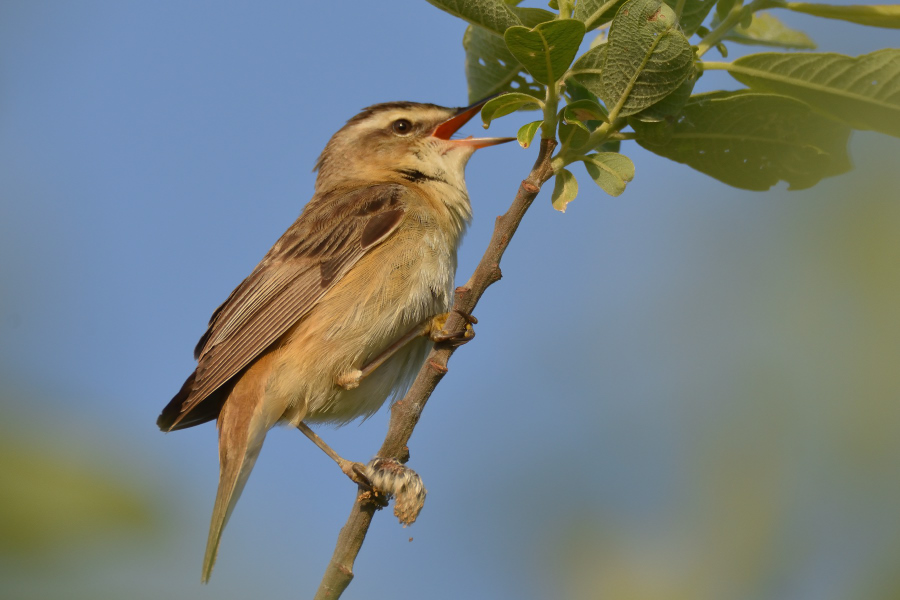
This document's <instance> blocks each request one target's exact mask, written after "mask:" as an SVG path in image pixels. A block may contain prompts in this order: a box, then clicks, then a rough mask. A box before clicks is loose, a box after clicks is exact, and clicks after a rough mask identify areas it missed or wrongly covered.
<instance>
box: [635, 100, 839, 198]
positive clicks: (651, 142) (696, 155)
mask: <svg viewBox="0 0 900 600" xmlns="http://www.w3.org/2000/svg"><path fill="white" fill-rule="evenodd" d="M632 127H633V128H634V130H635V132H636V134H637V138H636V139H637V142H638V144H640V145H641V146H643V147H644V148H646V149H647V150H650V151H651V152H654V153H656V154H659V155H660V156H664V157H666V158H669V159H671V160H674V161H676V162H680V163H684V164H686V165H689V166H691V167H693V168H694V169H697V170H698V171H700V172H702V173H706V174H707V175H710V176H712V177H715V178H716V179H718V180H719V181H723V182H725V183H727V184H728V185H731V186H734V187H737V188H742V189H747V190H760V191H762V190H767V189H769V188H770V187H772V186H773V185H775V184H776V183H778V181H780V180H784V181H787V182H788V183H789V184H790V189H795V190H799V189H804V188H808V187H811V186H813V185H815V184H816V183H817V182H818V181H819V180H821V179H822V178H824V177H831V176H833V175H839V174H840V173H844V172H846V171H848V170H850V167H851V165H850V159H849V157H848V156H847V141H848V139H849V136H850V129H849V128H848V127H847V126H845V125H843V124H841V123H838V122H837V121H833V120H831V119H829V118H828V117H825V116H823V115H820V114H819V113H816V112H814V111H813V110H812V109H811V108H810V107H809V106H808V105H806V104H804V103H803V102H800V101H799V100H795V99H793V98H788V97H786V96H777V95H774V94H761V93H757V92H752V91H746V90H743V91H738V92H711V93H707V94H698V95H696V96H693V97H692V98H691V99H690V101H689V102H688V103H687V104H686V105H685V107H684V111H683V113H682V115H681V117H680V118H679V119H678V120H677V121H676V122H675V123H674V124H671V125H670V124H666V123H641V122H639V121H634V122H632ZM669 127H670V128H671V131H670V135H665V136H659V135H656V133H658V130H659V129H661V128H669Z"/></svg>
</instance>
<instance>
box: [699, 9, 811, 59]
mask: <svg viewBox="0 0 900 600" xmlns="http://www.w3.org/2000/svg"><path fill="white" fill-rule="evenodd" d="M752 16H753V21H752V22H751V23H750V27H735V28H734V29H732V30H731V31H729V32H728V34H727V35H726V36H725V39H726V40H728V41H731V42H737V43H739V44H746V45H748V46H776V47H778V48H791V49H794V50H813V49H815V47H816V43H815V42H814V41H812V39H811V38H810V37H809V36H808V35H806V34H805V33H803V32H802V31H798V30H796V29H791V28H790V27H788V26H787V25H785V24H784V23H782V22H781V21H780V20H779V19H778V18H776V17H774V16H772V15H770V14H768V13H756V14H755V15H752ZM716 24H717V23H715V22H713V25H716Z"/></svg>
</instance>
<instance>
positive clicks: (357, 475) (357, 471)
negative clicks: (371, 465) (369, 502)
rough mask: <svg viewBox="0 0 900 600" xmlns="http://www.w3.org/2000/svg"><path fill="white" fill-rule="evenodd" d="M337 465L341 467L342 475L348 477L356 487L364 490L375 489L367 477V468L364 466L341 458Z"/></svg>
mask: <svg viewBox="0 0 900 600" xmlns="http://www.w3.org/2000/svg"><path fill="white" fill-rule="evenodd" d="M338 465H339V466H340V467H341V471H343V472H344V475H346V476H347V477H349V478H350V480H351V481H352V482H353V483H355V484H356V485H358V486H360V487H362V488H365V489H366V490H372V489H374V488H375V486H374V485H372V480H371V479H370V478H369V476H368V475H367V471H368V467H367V466H366V465H364V464H362V463H358V462H353V461H352V460H346V459H343V458H342V459H340V460H339V461H338Z"/></svg>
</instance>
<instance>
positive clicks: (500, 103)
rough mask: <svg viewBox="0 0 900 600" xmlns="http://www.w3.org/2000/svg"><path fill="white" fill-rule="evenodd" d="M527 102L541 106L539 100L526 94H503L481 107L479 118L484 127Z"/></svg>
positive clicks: (525, 104) (527, 103)
mask: <svg viewBox="0 0 900 600" xmlns="http://www.w3.org/2000/svg"><path fill="white" fill-rule="evenodd" d="M529 104H533V105H536V106H541V101H540V100H538V99H537V98H535V97H533V96H529V95H528V94H503V95H502V96H497V97H496V98H491V99H490V100H488V101H487V103H486V104H485V105H484V106H483V107H482V108H481V120H482V121H483V122H484V127H485V129H487V127H488V125H490V124H491V121H493V120H494V119H498V118H500V117H502V116H504V115H508V114H511V113H514V112H516V111H517V110H519V109H520V108H522V107H523V106H527V105H529Z"/></svg>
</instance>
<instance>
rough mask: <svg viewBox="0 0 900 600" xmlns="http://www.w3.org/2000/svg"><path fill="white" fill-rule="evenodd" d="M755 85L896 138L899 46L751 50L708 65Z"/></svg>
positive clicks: (899, 120) (899, 101) (899, 129)
mask: <svg viewBox="0 0 900 600" xmlns="http://www.w3.org/2000/svg"><path fill="white" fill-rule="evenodd" d="M711 64H713V65H715V68H724V69H727V70H728V72H729V73H730V74H731V76H732V77H734V78H735V79H737V80H738V81H740V82H741V83H743V84H745V85H747V86H749V87H751V88H753V89H756V90H764V91H770V92H775V93H777V94H784V95H786V96H792V97H794V98H799V99H801V100H803V101H804V102H806V103H808V104H809V105H811V106H813V107H814V108H815V109H816V110H820V111H822V112H824V113H825V114H827V115H829V116H831V117H833V118H835V119H837V120H839V121H843V122H844V123H847V124H848V125H850V126H851V127H853V128H855V129H871V130H873V131H880V132H881V133H887V134H889V135H893V136H895V137H900V50H897V49H890V48H889V49H886V50H878V51H876V52H872V53H871V54H864V55H863V56H859V57H856V58H853V57H851V56H844V55H842V54H832V53H822V54H781V53H776V52H768V53H763V54H751V55H749V56H744V57H743V58H739V59H737V60H736V61H734V62H733V63H711Z"/></svg>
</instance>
